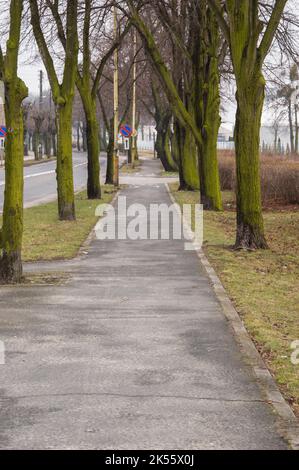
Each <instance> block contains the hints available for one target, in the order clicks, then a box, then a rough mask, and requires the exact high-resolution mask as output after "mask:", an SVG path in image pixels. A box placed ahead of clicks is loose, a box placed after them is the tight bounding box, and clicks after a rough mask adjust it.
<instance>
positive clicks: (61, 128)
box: [56, 101, 76, 220]
mask: <svg viewBox="0 0 299 470" xmlns="http://www.w3.org/2000/svg"><path fill="white" fill-rule="evenodd" d="M72 112H73V102H72V101H69V102H66V103H65V104H63V105H60V106H58V107H57V169H56V173H57V174H56V178H57V193H58V214H59V219H60V220H75V219H76V215H75V197H74V180H73V159H72V151H73V145H72V144H73V142H72Z"/></svg>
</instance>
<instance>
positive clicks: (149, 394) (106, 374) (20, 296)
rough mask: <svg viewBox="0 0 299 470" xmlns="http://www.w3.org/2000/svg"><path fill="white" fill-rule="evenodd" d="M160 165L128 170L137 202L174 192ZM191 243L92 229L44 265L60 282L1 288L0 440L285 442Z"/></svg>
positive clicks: (210, 444)
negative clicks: (91, 236)
mask: <svg viewBox="0 0 299 470" xmlns="http://www.w3.org/2000/svg"><path fill="white" fill-rule="evenodd" d="M158 170H159V168H158V163H157V162H154V161H148V162H146V163H145V165H144V169H143V170H142V174H141V175H140V177H139V178H134V177H131V178H132V179H131V180H130V179H128V178H126V182H130V181H131V182H132V186H128V187H126V189H124V190H123V192H122V194H123V195H126V196H127V198H128V204H130V203H133V202H134V203H135V202H138V203H142V204H145V205H148V204H149V203H150V202H160V203H163V202H164V203H167V204H169V203H170V199H169V195H168V193H167V190H166V188H165V186H164V184H163V182H162V181H161V180H158V179H154V180H151V178H147V177H146V175H152V174H155V173H157V171H158ZM137 181H138V184H136V182H137ZM159 181H160V182H161V184H160V185H159V184H157V183H158V182H159ZM142 182H143V183H146V184H142ZM183 243H184V242H183V241H173V240H170V241H137V242H132V241H98V240H95V241H93V242H92V244H91V245H90V248H89V253H88V254H87V255H84V256H83V257H81V258H80V259H76V260H74V261H72V262H68V263H53V264H50V265H49V264H48V265H40V266H38V267H37V268H36V269H44V270H48V271H50V270H54V271H61V270H62V271H66V272H68V273H69V274H70V279H69V280H68V282H67V283H65V284H64V285H60V286H59V285H56V286H44V287H40V286H30V287H25V286H23V287H19V288H7V287H5V288H1V289H0V339H1V340H2V341H4V342H5V345H6V364H5V365H3V366H0V448H2V449H15V448H17V449H286V448H287V444H286V442H284V440H283V439H282V438H281V437H280V435H279V432H278V429H277V423H276V417H275V415H274V413H273V410H272V407H271V406H270V405H269V404H267V403H266V401H265V399H264V398H263V396H262V394H261V392H260V389H259V387H258V385H257V383H256V380H255V378H254V376H253V374H252V371H251V369H250V367H249V366H248V365H247V364H246V363H245V361H244V359H243V357H242V355H241V353H240V351H239V347H238V346H237V343H236V342H235V339H234V337H233V334H232V332H231V329H230V327H229V325H228V322H227V320H226V319H225V317H224V314H223V312H222V310H221V307H220V304H219V303H218V301H217V298H216V297H215V294H214V291H213V289H212V286H211V284H210V281H209V279H208V277H207V275H206V273H205V271H204V269H203V267H202V266H201V265H200V262H199V259H198V257H197V256H196V253H195V252H186V251H184V245H183Z"/></svg>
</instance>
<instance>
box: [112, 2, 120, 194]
mask: <svg viewBox="0 0 299 470" xmlns="http://www.w3.org/2000/svg"><path fill="white" fill-rule="evenodd" d="M113 15H114V40H115V41H116V42H117V41H118V20H117V9H116V5H115V4H114V6H113ZM113 82H114V93H113V95H114V148H113V167H114V172H113V179H114V186H117V187H118V186H119V154H118V126H119V115H118V114H119V88H118V87H119V76H118V47H117V48H116V49H115V51H114V77H113Z"/></svg>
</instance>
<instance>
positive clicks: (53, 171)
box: [0, 162, 87, 186]
mask: <svg viewBox="0 0 299 470" xmlns="http://www.w3.org/2000/svg"><path fill="white" fill-rule="evenodd" d="M85 165H87V162H84V163H79V164H78V165H74V168H79V167H80V166H85ZM53 173H56V169H55V170H50V171H44V172H42V173H34V174H33V175H27V176H24V180H27V179H29V178H35V177H36V176H44V175H52V174H53ZM4 185H5V182H4V181H3V182H2V183H0V186H4Z"/></svg>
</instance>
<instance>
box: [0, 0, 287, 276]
mask: <svg viewBox="0 0 299 470" xmlns="http://www.w3.org/2000/svg"><path fill="white" fill-rule="evenodd" d="M286 3H287V1H286V0H271V1H270V0H269V1H265V2H261V1H258V0H248V1H246V2H245V1H243V2H240V1H239V0H185V1H182V0H167V1H165V0H154V1H152V2H150V3H147V2H146V3H143V2H139V1H135V0H124V1H117V2H114V1H108V0H53V1H51V0H41V1H38V0H28V1H21V0H19V1H17V0H14V1H13V0H11V2H10V15H9V24H10V32H9V38H8V42H7V46H6V51H5V52H4V53H2V52H1V56H0V59H1V60H0V73H1V79H2V81H3V82H4V85H5V96H6V101H5V112H6V120H7V123H8V127H9V125H11V127H12V128H13V129H14V133H13V135H9V136H8V138H7V145H6V169H5V172H6V175H5V177H6V186H5V202H4V213H3V226H2V230H1V238H0V242H1V257H0V278H1V279H2V281H5V282H11V281H12V282H16V281H17V282H18V281H20V280H21V276H22V262H21V245H22V229H23V222H22V211H23V201H22V197H23V196H22V194H23V173H22V171H23V170H22V164H23V120H22V119H21V117H22V102H23V100H24V99H25V97H26V94H27V90H26V86H25V85H24V84H23V82H22V81H21V80H19V79H18V75H17V68H18V55H19V46H20V40H21V38H22V36H21V25H22V12H23V19H24V18H25V19H26V18H27V23H26V25H27V27H28V24H29V23H30V22H31V33H32V34H31V36H30V32H29V33H28V31H27V28H26V30H25V31H24V36H26V38H28V37H29V36H30V37H31V38H32V39H33V38H34V39H35V43H36V44H37V47H38V50H39V53H40V56H41V58H42V60H43V63H44V66H45V68H46V71H47V74H48V79H49V83H50V87H51V92H52V97H53V102H54V105H55V112H56V132H57V193H58V217H59V218H60V219H61V220H67V221H74V220H75V218H76V213H75V203H74V184H73V165H72V113H73V105H74V96H75V92H76V89H77V90H78V92H79V94H80V96H81V100H82V104H83V110H84V114H85V123H86V134H87V152H88V181H87V194H88V197H89V198H90V199H100V198H101V186H100V166H99V152H100V141H101V139H102V140H103V138H102V135H103V133H101V130H100V128H99V119H98V116H99V114H101V116H102V120H103V123H104V126H105V128H106V129H107V131H108V134H109V136H110V138H109V144H108V146H107V152H108V156H109V155H110V157H111V149H112V148H113V132H112V129H113V125H112V120H111V119H112V118H113V116H111V110H110V108H111V100H109V99H107V98H106V97H105V96H104V95H105V90H106V91H107V89H109V93H110V94H111V93H112V87H111V70H113V62H112V56H113V52H114V51H115V49H116V48H118V49H119V50H120V49H121V48H122V47H124V51H130V47H131V49H132V48H133V44H131V45H130V38H131V37H132V36H134V34H132V35H128V34H127V33H128V32H129V31H130V30H132V28H134V29H135V30H137V32H138V35H139V37H138V38H137V43H138V51H137V56H136V55H134V57H132V54H130V53H127V52H126V53H124V54H123V55H120V57H121V59H120V62H121V63H120V68H121V70H124V71H126V73H127V76H126V77H122V76H121V79H122V80H121V81H122V84H121V85H120V87H124V85H125V84H126V83H130V86H129V87H128V88H131V82H130V81H129V78H128V77H131V76H132V69H133V64H134V62H135V64H136V66H137V69H138V70H139V73H137V81H138V80H139V82H141V87H140V85H138V86H137V95H138V96H139V106H140V109H141V106H142V110H143V112H144V113H146V114H147V115H148V116H150V117H151V119H152V118H154V119H155V121H156V125H157V144H156V145H157V151H158V155H159V156H160V158H161V161H162V163H163V164H164V167H165V169H166V170H174V171H176V170H178V171H179V176H180V188H181V189H182V190H186V189H187V190H199V191H200V195H201V202H202V203H203V205H204V208H205V209H206V210H216V211H219V210H222V198H221V190H220V182H219V170H218V161H217V136H218V131H219V126H220V123H221V119H220V104H221V93H220V83H221V76H222V74H223V71H224V69H226V68H228V69H229V71H230V73H232V74H233V76H234V80H235V83H236V91H237V92H236V100H237V116H236V126H235V141H236V162H237V230H236V248H244V249H260V248H267V242H266V238H265V234H264V227H263V216H262V205H261V190H260V170H259V165H260V163H259V134H260V124H261V114H262V109H263V103H264V95H265V79H264V76H263V65H264V62H265V59H266V57H267V55H268V53H269V50H270V49H271V46H272V44H273V41H274V39H275V35H276V33H277V31H278V29H279V25H280V24H281V22H282V17H283V14H284V9H285V6H286ZM25 4H26V9H23V7H24V5H25ZM27 5H29V8H27ZM114 6H116V7H117V10H118V22H119V32H118V35H117V36H118V37H117V40H115V37H114V36H113V15H112V11H113V7H114ZM28 15H29V16H30V18H31V19H30V20H28V18H29V16H28ZM109 34H110V37H109ZM32 39H31V40H32ZM123 45H124V46H123ZM134 70H135V69H134ZM134 73H135V74H136V71H134ZM124 94H125V95H126V97H125V101H126V104H125V105H124V106H123V110H122V111H123V113H121V114H122V117H121V120H123V119H124V118H125V117H126V116H129V115H130V114H131V113H130V107H131V101H132V96H131V91H130V92H129V93H124ZM141 103H142V105H141ZM138 116H139V114H138ZM137 120H138V119H137ZM109 131H110V132H109ZM104 134H105V135H106V131H105V133H104ZM104 141H105V137H104ZM20 143H22V145H21V144H20ZM105 146H106V142H105ZM109 162H110V163H111V158H110V159H108V172H107V181H108V182H109V181H113V165H111V164H109Z"/></svg>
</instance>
